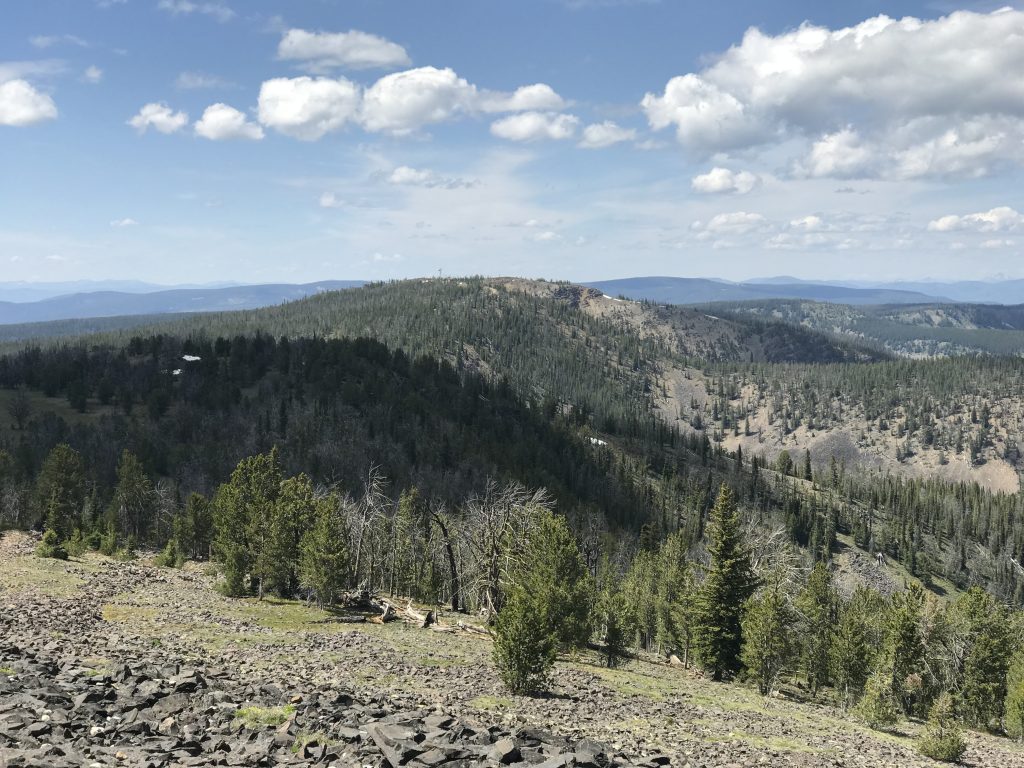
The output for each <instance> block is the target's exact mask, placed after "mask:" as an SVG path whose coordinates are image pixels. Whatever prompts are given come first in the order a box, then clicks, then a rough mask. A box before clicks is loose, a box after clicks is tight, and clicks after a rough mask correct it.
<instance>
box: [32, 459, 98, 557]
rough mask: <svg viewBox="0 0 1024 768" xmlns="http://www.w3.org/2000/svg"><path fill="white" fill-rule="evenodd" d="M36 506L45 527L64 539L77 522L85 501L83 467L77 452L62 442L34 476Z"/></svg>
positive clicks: (76, 525)
mask: <svg viewBox="0 0 1024 768" xmlns="http://www.w3.org/2000/svg"><path fill="white" fill-rule="evenodd" d="M35 496H36V506H37V509H38V510H39V515H40V517H41V518H43V519H45V521H46V528H47V530H51V531H53V532H54V533H55V534H57V539H58V541H66V540H67V538H68V537H69V536H70V535H71V532H72V531H73V530H74V529H75V528H77V527H79V525H80V523H81V519H80V518H81V514H82V507H83V505H84V504H85V497H86V484H85V467H84V465H83V464H82V457H81V456H80V455H79V454H78V451H76V450H74V449H73V448H71V447H70V446H69V445H67V444H66V443H61V444H60V445H57V446H56V447H54V449H53V450H52V451H50V454H49V455H48V456H47V457H46V461H44V462H43V466H42V468H41V469H40V470H39V476H38V477H37V478H36V493H35Z"/></svg>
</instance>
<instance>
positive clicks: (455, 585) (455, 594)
mask: <svg viewBox="0 0 1024 768" xmlns="http://www.w3.org/2000/svg"><path fill="white" fill-rule="evenodd" d="M430 516H431V518H432V519H433V520H434V522H435V523H436V524H437V527H438V528H440V529H441V540H442V541H443V542H444V551H445V554H446V555H447V558H448V569H449V578H450V579H451V590H452V601H451V604H452V611H454V612H458V611H459V608H460V604H459V593H460V592H461V591H462V587H461V585H460V584H459V566H458V563H457V562H456V560H455V549H454V547H453V546H452V537H451V536H450V535H449V533H448V526H447V525H446V524H445V522H444V508H443V507H440V508H435V509H432V510H430Z"/></svg>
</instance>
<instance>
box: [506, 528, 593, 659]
mask: <svg viewBox="0 0 1024 768" xmlns="http://www.w3.org/2000/svg"><path fill="white" fill-rule="evenodd" d="M538 515H539V519H538V522H537V527H536V529H535V532H534V533H533V534H532V535H531V537H530V542H529V544H528V547H529V552H528V554H527V557H526V561H525V563H524V567H523V571H522V573H521V574H520V576H519V579H518V585H519V586H520V587H522V589H523V590H525V591H526V592H529V593H530V594H531V595H532V596H533V598H534V599H535V601H536V602H537V604H538V605H539V610H540V611H541V618H542V619H543V620H544V621H546V622H547V624H548V627H549V628H550V630H551V632H552V634H553V635H554V636H555V637H556V638H557V640H558V642H559V644H560V645H561V646H562V647H563V648H582V647H584V646H585V645H586V644H587V641H588V640H589V639H590V631H591V624H590V620H591V613H592V607H593V604H594V584H593V580H592V579H591V577H590V574H589V573H588V572H587V568H586V565H585V564H584V562H583V557H582V556H581V555H580V549H579V545H578V544H577V542H576V539H575V537H574V536H573V535H572V532H571V531H570V530H569V526H568V525H566V523H565V519H564V518H562V517H561V516H559V515H556V514H555V513H554V512H551V511H550V510H547V509H540V510H538Z"/></svg>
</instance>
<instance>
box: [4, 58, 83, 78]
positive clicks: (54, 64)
mask: <svg viewBox="0 0 1024 768" xmlns="http://www.w3.org/2000/svg"><path fill="white" fill-rule="evenodd" d="M65 71H67V66H66V65H65V63H64V62H63V61H61V60H60V59H42V60H38V61H0V83H2V82H5V81H7V80H29V79H35V78H49V77H54V76H56V75H60V74H63V73H64V72H65Z"/></svg>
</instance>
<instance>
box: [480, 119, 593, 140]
mask: <svg viewBox="0 0 1024 768" xmlns="http://www.w3.org/2000/svg"><path fill="white" fill-rule="evenodd" d="M579 122H580V121H579V118H578V117H576V116H575V115H562V114H552V113H546V112H522V113H520V114H518V115H510V116H508V117H505V118H502V119H501V120H497V121H495V122H493V123H491V133H492V134H494V135H495V136H497V137H498V138H499V139H507V140H509V141H540V140H542V139H552V140H555V141H560V140H565V139H571V138H572V137H573V136H574V135H575V133H576V126H577V125H578V124H579Z"/></svg>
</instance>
